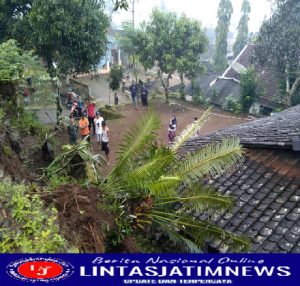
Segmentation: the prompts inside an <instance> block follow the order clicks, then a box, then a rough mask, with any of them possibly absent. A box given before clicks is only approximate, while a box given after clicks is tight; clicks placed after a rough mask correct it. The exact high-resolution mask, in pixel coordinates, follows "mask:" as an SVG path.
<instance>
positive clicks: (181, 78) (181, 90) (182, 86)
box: [179, 73, 185, 99]
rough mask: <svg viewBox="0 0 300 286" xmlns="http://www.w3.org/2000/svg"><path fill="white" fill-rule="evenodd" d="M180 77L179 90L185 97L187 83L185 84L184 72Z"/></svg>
mask: <svg viewBox="0 0 300 286" xmlns="http://www.w3.org/2000/svg"><path fill="white" fill-rule="evenodd" d="M179 77H180V88H179V92H180V97H181V98H182V99H184V89H185V85H184V81H183V73H180V74H179Z"/></svg>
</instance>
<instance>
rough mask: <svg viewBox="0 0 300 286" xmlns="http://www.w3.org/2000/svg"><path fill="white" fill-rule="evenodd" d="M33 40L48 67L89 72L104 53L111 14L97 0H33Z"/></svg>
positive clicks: (31, 18) (68, 71) (66, 71)
mask: <svg viewBox="0 0 300 286" xmlns="http://www.w3.org/2000/svg"><path fill="white" fill-rule="evenodd" d="M29 17H30V23H31V28H32V31H33V34H32V41H33V44H34V47H35V48H36V49H37V51H38V53H39V54H40V55H42V56H43V57H45V59H46V60H47V63H48V66H49V67H52V64H53V63H54V62H56V63H57V64H58V68H59V70H60V71H61V72H62V73H65V74H68V73H70V72H71V71H74V72H88V71H90V70H91V69H92V68H93V67H95V66H96V65H97V64H98V63H99V60H100V57H101V56H102V55H103V54H104V52H105V46H106V29H107V27H108V17H107V16H106V15H105V14H104V12H103V4H102V3H101V1H100V2H99V1H96V0H90V1H85V0H70V1H63V0H50V1H48V0H47V1H45V0H34V2H33V6H32V9H31V11H30V15H29Z"/></svg>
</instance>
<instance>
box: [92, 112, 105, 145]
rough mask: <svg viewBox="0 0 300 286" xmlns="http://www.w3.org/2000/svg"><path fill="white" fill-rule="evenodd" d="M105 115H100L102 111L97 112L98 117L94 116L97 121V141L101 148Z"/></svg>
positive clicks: (95, 121)
mask: <svg viewBox="0 0 300 286" xmlns="http://www.w3.org/2000/svg"><path fill="white" fill-rule="evenodd" d="M103 120H104V119H103V117H102V116H100V112H99V111H97V112H96V117H95V118H94V123H95V136H96V142H97V145H98V148H99V150H101V136H102V122H103Z"/></svg>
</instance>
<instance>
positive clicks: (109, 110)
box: [99, 106, 123, 120]
mask: <svg viewBox="0 0 300 286" xmlns="http://www.w3.org/2000/svg"><path fill="white" fill-rule="evenodd" d="M99 112H100V114H101V116H102V117H103V118H104V120H109V119H117V118H122V117H123V115H121V114H120V113H118V112H117V111H116V110H115V109H114V108H113V107H108V106H106V107H104V108H103V107H101V108H99Z"/></svg>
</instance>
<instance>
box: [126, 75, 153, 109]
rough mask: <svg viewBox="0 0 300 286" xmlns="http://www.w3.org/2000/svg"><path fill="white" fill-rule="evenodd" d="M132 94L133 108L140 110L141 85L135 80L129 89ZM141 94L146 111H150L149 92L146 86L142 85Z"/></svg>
mask: <svg viewBox="0 0 300 286" xmlns="http://www.w3.org/2000/svg"><path fill="white" fill-rule="evenodd" d="M129 90H130V93H131V99H132V105H133V108H134V109H136V110H139V107H138V102H137V101H138V93H139V85H138V84H137V83H136V82H135V81H134V80H133V81H132V84H131V85H130V87H129ZM140 93H141V101H142V105H143V108H144V109H148V95H149V90H148V89H147V87H146V84H144V83H143V84H142V85H141V88H140Z"/></svg>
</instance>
